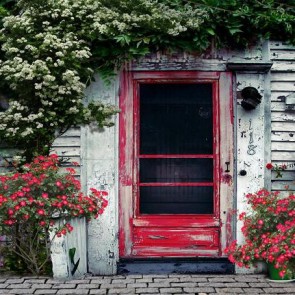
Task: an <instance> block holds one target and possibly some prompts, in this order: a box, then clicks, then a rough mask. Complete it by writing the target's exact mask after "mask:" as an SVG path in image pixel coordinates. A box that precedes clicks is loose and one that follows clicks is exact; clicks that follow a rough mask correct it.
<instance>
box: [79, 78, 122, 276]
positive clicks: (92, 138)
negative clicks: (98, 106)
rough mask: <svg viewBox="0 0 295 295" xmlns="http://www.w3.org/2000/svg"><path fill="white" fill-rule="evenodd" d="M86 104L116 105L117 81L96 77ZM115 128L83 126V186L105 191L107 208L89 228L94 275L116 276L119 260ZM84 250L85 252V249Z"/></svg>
mask: <svg viewBox="0 0 295 295" xmlns="http://www.w3.org/2000/svg"><path fill="white" fill-rule="evenodd" d="M86 95H87V101H96V100H100V101H103V102H105V103H110V104H116V103H117V96H118V81H117V80H116V79H114V80H113V81H112V83H111V84H110V85H109V84H107V85H106V84H105V83H103V81H102V80H101V79H100V78H99V77H96V81H95V82H93V83H92V84H91V85H90V87H89V88H88V89H87V93H86ZM117 128H118V124H116V126H115V127H111V128H104V129H103V130H102V129H97V128H94V127H93V126H86V127H82V136H81V144H82V146H81V150H82V155H81V164H82V167H83V171H82V174H81V181H82V187H83V190H84V191H85V192H89V189H90V188H91V187H94V188H96V189H98V190H105V191H107V192H108V196H107V197H106V198H107V200H108V206H107V208H106V210H105V212H104V213H103V214H102V215H100V216H99V218H98V219H97V220H92V221H91V222H90V223H89V225H88V248H87V252H88V270H89V272H91V273H94V274H103V275H108V274H115V273H116V271H117V261H118V220H117V219H118V190H117V183H118V176H117V171H118V168H117V166H118V163H117V161H118V156H117V155H118V147H117V145H118V144H117V141H118V139H117V136H118V132H117ZM85 251H86V249H85Z"/></svg>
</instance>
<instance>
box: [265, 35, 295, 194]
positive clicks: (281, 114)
mask: <svg viewBox="0 0 295 295" xmlns="http://www.w3.org/2000/svg"><path fill="white" fill-rule="evenodd" d="M269 46H270V57H271V59H272V61H273V62H274V64H273V67H272V72H271V91H272V95H271V111H272V113H271V120H272V134H271V140H272V144H271V149H272V162H273V163H277V164H278V165H279V164H282V163H285V164H286V165H287V166H288V167H287V171H284V172H283V173H282V175H283V177H282V178H279V179H277V178H276V177H275V176H276V173H275V172H273V173H272V189H273V190H283V191H286V190H291V189H294V184H292V185H291V186H289V187H286V185H289V184H290V182H292V179H293V180H294V179H295V174H294V172H293V171H291V170H294V168H293V165H292V164H290V163H292V161H294V160H295V152H294V151H295V112H292V111H286V110H285V109H286V104H285V97H286V96H288V95H290V94H291V93H294V92H295V63H294V60H295V47H294V46H292V45H288V44H284V43H282V42H276V41H271V42H269ZM290 171H291V172H290Z"/></svg>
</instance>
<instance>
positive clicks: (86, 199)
mask: <svg viewBox="0 0 295 295" xmlns="http://www.w3.org/2000/svg"><path fill="white" fill-rule="evenodd" d="M58 162H59V161H58V157H57V155H51V156H49V157H44V156H39V157H36V158H35V159H34V160H33V162H32V163H31V164H26V165H25V166H24V167H23V169H24V172H22V173H19V172H17V173H14V174H6V175H3V176H0V233H1V235H6V236H7V239H8V240H9V243H10V250H11V251H13V252H14V253H16V254H17V255H18V256H19V257H21V258H22V260H23V261H24V262H25V263H26V265H27V267H28V269H29V270H30V271H31V272H32V273H35V274H39V273H41V272H42V270H43V268H44V267H45V265H46V263H47V262H48V261H49V260H50V244H51V242H52V240H49V232H50V231H53V239H54V238H58V237H61V236H62V235H66V234H67V233H70V232H71V231H72V230H73V227H72V225H71V223H70V218H71V217H86V218H87V219H91V218H93V217H94V218H97V217H98V216H99V214H102V213H103V211H104V208H105V207H106V205H107V200H106V199H105V196H106V195H107V193H106V192H104V191H97V190H96V189H91V194H90V195H89V196H86V195H84V194H83V193H81V192H80V182H79V181H78V180H76V179H75V178H74V176H73V174H74V173H75V170H74V169H73V168H67V173H60V172H59V167H58ZM57 217H58V218H61V219H62V220H63V221H64V222H63V223H61V224H60V223H58V224H60V225H59V226H56V224H57V223H55V222H54V218H57ZM40 252H41V253H43V255H40Z"/></svg>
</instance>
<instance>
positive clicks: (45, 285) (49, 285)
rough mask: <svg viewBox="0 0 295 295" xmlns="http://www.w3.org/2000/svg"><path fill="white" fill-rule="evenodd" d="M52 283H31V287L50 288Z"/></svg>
mask: <svg viewBox="0 0 295 295" xmlns="http://www.w3.org/2000/svg"><path fill="white" fill-rule="evenodd" d="M52 286H53V285H52V284H33V285H32V287H31V288H32V289H51V288H52Z"/></svg>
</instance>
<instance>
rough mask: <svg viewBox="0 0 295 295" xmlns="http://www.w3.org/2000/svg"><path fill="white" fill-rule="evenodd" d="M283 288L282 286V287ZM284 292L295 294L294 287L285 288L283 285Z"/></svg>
mask: <svg viewBox="0 0 295 295" xmlns="http://www.w3.org/2000/svg"><path fill="white" fill-rule="evenodd" d="M282 287H283V286H282ZM284 290H285V291H286V292H288V293H293V294H295V286H294V285H293V287H289V288H288V287H285V284H284Z"/></svg>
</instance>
